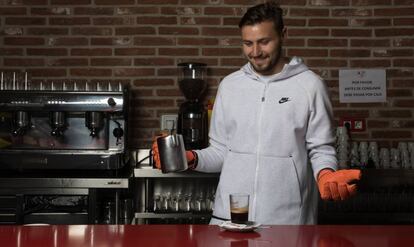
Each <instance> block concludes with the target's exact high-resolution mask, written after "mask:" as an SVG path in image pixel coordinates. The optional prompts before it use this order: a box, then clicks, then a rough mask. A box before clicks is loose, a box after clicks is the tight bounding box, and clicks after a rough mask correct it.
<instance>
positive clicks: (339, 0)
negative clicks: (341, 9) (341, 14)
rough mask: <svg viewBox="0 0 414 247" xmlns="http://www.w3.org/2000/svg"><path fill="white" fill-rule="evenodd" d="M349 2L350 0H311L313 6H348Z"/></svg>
mask: <svg viewBox="0 0 414 247" xmlns="http://www.w3.org/2000/svg"><path fill="white" fill-rule="evenodd" d="M349 4H350V1H349V0H310V5H311V6H312V5H315V6H348V5H349Z"/></svg>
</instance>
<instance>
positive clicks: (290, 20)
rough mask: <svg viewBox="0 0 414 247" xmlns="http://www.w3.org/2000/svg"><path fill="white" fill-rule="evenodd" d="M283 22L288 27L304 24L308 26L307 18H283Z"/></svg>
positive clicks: (302, 25)
mask: <svg viewBox="0 0 414 247" xmlns="http://www.w3.org/2000/svg"><path fill="white" fill-rule="evenodd" d="M283 23H284V25H285V26H287V27H304V26H306V20H305V19H297V18H285V19H284V20H283ZM322 26H323V25H322Z"/></svg>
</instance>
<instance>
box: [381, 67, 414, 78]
mask: <svg viewBox="0 0 414 247" xmlns="http://www.w3.org/2000/svg"><path fill="white" fill-rule="evenodd" d="M413 76H414V73H413V71H412V70H407V69H398V68H394V69H387V78H393V77H413Z"/></svg>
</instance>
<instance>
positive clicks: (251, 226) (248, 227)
mask: <svg viewBox="0 0 414 247" xmlns="http://www.w3.org/2000/svg"><path fill="white" fill-rule="evenodd" d="M219 226H220V227H221V228H223V229H225V230H227V231H231V232H250V231H253V230H255V229H256V228H258V227H259V226H260V224H259V223H256V222H254V221H247V222H246V224H236V223H232V222H231V221H225V222H223V223H221V224H220V225H219Z"/></svg>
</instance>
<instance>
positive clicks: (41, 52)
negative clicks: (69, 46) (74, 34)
mask: <svg viewBox="0 0 414 247" xmlns="http://www.w3.org/2000/svg"><path fill="white" fill-rule="evenodd" d="M26 53H27V55H29V56H66V55H67V54H68V51H67V50H66V49H64V48H27V49H26Z"/></svg>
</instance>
